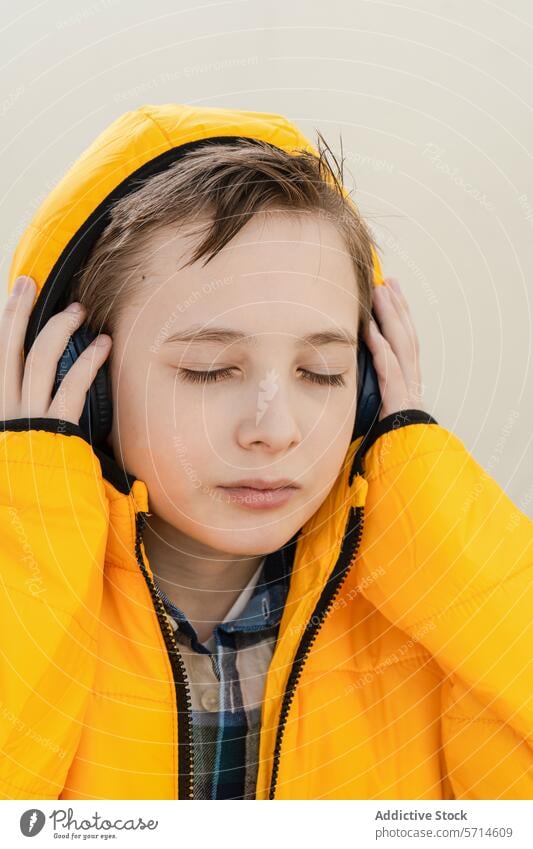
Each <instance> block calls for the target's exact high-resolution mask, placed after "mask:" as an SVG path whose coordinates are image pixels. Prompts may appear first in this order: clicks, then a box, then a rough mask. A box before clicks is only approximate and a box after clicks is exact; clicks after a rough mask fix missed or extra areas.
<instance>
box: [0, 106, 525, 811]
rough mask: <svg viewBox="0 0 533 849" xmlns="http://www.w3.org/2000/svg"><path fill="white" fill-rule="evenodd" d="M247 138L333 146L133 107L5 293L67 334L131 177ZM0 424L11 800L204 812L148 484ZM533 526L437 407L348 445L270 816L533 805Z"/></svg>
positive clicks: (43, 218)
mask: <svg viewBox="0 0 533 849" xmlns="http://www.w3.org/2000/svg"><path fill="white" fill-rule="evenodd" d="M234 135H242V136H247V135H250V136H253V137H256V138H262V139H264V140H266V141H270V142H272V143H273V144H276V145H278V146H280V147H283V148H286V149H290V148H292V147H294V148H299V147H307V148H308V149H314V148H312V147H311V146H310V145H309V143H308V142H307V140H306V139H305V138H304V137H303V136H302V135H301V134H300V133H299V132H298V130H297V129H296V128H295V127H294V126H293V125H292V124H290V123H289V122H288V121H287V120H286V119H285V118H283V117H282V116H279V115H270V114H266V113H255V112H238V111H231V110H224V109H216V108H206V109H202V110H198V109H192V108H190V107H188V106H183V105H176V104H166V105H159V106H144V107H141V108H139V109H137V110H135V111H132V112H128V113H126V114H125V115H123V116H121V117H120V118H119V119H118V120H117V121H115V122H114V123H113V124H112V125H111V126H110V127H109V128H108V129H107V130H106V131H105V132H104V133H103V134H102V135H101V136H100V137H99V138H97V139H96V141H95V142H94V143H93V144H92V145H91V146H90V147H89V148H88V150H86V151H85V153H84V154H83V155H82V156H81V157H80V158H79V159H78V160H77V161H76V162H75V163H74V165H73V166H72V167H71V169H70V171H69V172H68V173H67V175H66V176H65V178H64V179H63V180H62V181H61V183H60V184H59V185H58V186H57V187H56V189H54V191H53V192H52V193H51V194H50V195H49V197H48V198H47V199H46V201H45V202H44V204H43V205H42V207H41V208H40V209H39V211H38V212H37V214H36V215H35V216H34V218H33V220H32V221H31V223H30V224H29V226H28V228H27V230H26V232H25V233H24V235H23V236H22V238H21V240H20V243H19V245H18V247H17V251H16V253H15V256H14V259H13V262H12V266H11V270H10V279H9V288H11V287H12V285H13V282H14V280H15V277H16V276H17V275H19V274H30V275H31V276H33V277H34V279H35V280H36V282H37V285H38V288H39V295H38V298H37V301H36V305H35V308H34V312H33V316H37V318H39V319H40V320H41V322H44V321H45V320H47V319H48V318H49V317H50V315H51V314H53V312H55V311H56V309H57V305H58V303H59V301H60V298H61V297H62V296H64V294H65V291H66V289H67V286H68V282H69V280H70V278H71V275H72V273H73V272H74V271H75V270H76V269H77V268H78V267H79V266H80V264H81V263H82V261H83V258H84V257H85V256H86V254H87V251H88V250H89V248H90V245H91V239H93V240H94V238H95V234H97V232H98V228H99V227H101V226H102V222H103V221H104V220H105V210H106V206H107V205H108V204H109V202H110V200H111V199H112V198H115V197H118V196H120V194H121V193H123V192H124V191H125V190H126V189H127V188H128V185H129V184H128V180H129V179H130V178H131V177H132V175H134V174H137V176H139V175H140V174H141V175H148V174H149V173H150V168H152V167H160V166H161V164H162V163H164V162H166V161H169V162H170V161H172V157H173V156H175V155H176V150H177V149H178V148H179V147H180V146H181V145H184V144H186V143H187V142H189V141H193V140H195V139H198V138H208V137H214V136H217V137H225V136H234ZM376 282H377V283H380V282H381V278H380V269H379V263H378V261H377V257H376ZM0 430H1V431H2V432H1V433H0V463H1V465H0V538H1V540H2V545H1V548H0V564H1V568H0V577H1V581H2V592H1V596H0V605H1V606H0V621H1V623H2V644H1V653H0V679H1V680H0V739H1V747H2V758H1V761H0V795H1V796H2V797H3V798H6V799H21V798H23V799H47V798H49V799H56V798H59V799H178V798H179V799H186V798H190V796H191V781H192V780H193V778H194V776H193V775H192V774H191V764H192V752H191V742H190V726H189V719H190V717H189V713H188V690H187V682H186V680H185V679H184V670H183V664H182V663H181V661H180V658H179V655H178V654H177V653H176V645H175V642H174V639H173V635H172V631H171V629H170V628H169V626H168V625H167V624H165V623H166V619H165V617H164V615H163V611H162V608H161V605H160V603H158V602H157V601H156V596H155V594H154V585H153V579H152V571H151V568H150V564H149V562H148V559H147V556H146V552H145V550H144V546H143V537H142V529H143V520H144V517H145V515H146V513H147V511H149V498H148V495H149V494H148V492H147V488H146V485H145V484H144V482H143V481H141V480H139V479H135V478H134V477H133V476H131V475H129V474H127V473H126V472H121V470H120V469H119V468H118V466H117V465H115V463H114V461H113V460H112V459H110V457H108V456H107V455H106V454H104V453H103V452H100V451H99V450H98V449H96V448H93V447H92V446H91V445H90V444H89V442H88V441H87V440H86V439H85V438H84V435H83V433H82V431H81V430H80V428H79V427H78V426H74V425H67V424H66V423H65V422H63V421H60V420H50V419H39V420H32V429H31V430H29V429H28V423H27V421H26V420H22V419H21V420H10V421H7V422H2V423H1V428H0ZM532 530H533V523H532V522H531V521H530V520H529V518H528V517H527V516H526V515H525V514H524V513H523V512H521V511H520V510H519V509H517V508H516V507H515V506H514V505H513V503H512V502H511V501H510V499H509V498H508V497H507V496H506V494H505V492H504V491H503V490H502V489H501V488H500V487H499V486H498V484H497V483H496V482H495V481H494V480H493V479H492V478H491V477H490V476H489V475H488V474H487V473H486V472H485V471H484V470H483V469H482V468H481V467H480V465H478V463H477V462H476V461H475V460H474V459H473V457H472V456H471V455H470V454H469V452H468V451H467V450H466V448H465V446H464V445H463V443H462V442H461V441H460V440H459V439H458V438H457V437H456V436H454V435H453V434H452V433H451V432H449V431H448V430H446V429H445V428H443V427H441V426H440V425H439V424H438V423H437V422H436V421H435V419H433V418H432V417H431V416H430V415H428V414H427V413H425V412H423V411H421V410H405V411H402V412H401V413H398V414H393V415H390V416H388V417H387V418H385V419H384V420H383V421H382V422H381V423H379V425H378V427H377V428H375V430H374V431H372V434H371V438H367V439H365V440H364V441H362V439H361V438H359V439H357V440H355V441H354V442H352V444H351V445H350V448H349V450H348V452H347V455H346V462H345V464H344V467H343V470H342V472H341V473H340V475H339V477H338V479H337V481H336V484H335V486H334V487H333V489H332V490H331V492H330V493H329V495H328V497H327V499H326V500H325V502H324V503H323V504H322V505H321V507H320V508H319V509H318V511H317V512H316V513H315V515H314V516H313V517H312V518H311V519H310V520H309V521H308V522H307V523H306V525H305V526H304V528H303V529H302V533H301V534H300V536H299V539H298V543H297V548H296V553H295V559H294V566H293V572H292V577H291V583H290V589H289V594H288V598H287V603H286V606H285V609H284V614H283V618H282V620H281V624H280V631H279V638H278V641H277V643H276V647H275V651H274V655H273V658H272V662H271V665H270V668H269V671H268V675H267V679H266V688H265V698H264V703H263V710H262V728H261V738H260V765H259V774H258V778H257V791H256V796H257V798H258V799H449V798H458V799H496V798H498V799H530V798H532V796H533V752H532V743H533V740H532V733H531V732H532V727H533V704H532V698H531V692H532V690H531V670H530V669H528V666H529V665H530V664H531V653H532V652H531V647H532V644H533V640H532V629H531V612H532V610H533V593H532V583H531V568H530V567H531V564H532V560H533V556H532V540H533V533H532ZM178 776H179V777H178Z"/></svg>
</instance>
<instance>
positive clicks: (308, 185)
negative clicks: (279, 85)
mask: <svg viewBox="0 0 533 849" xmlns="http://www.w3.org/2000/svg"><path fill="white" fill-rule="evenodd" d="M317 136H318V144H317V150H318V152H319V156H318V157H317V156H315V155H314V154H312V153H310V152H308V151H306V150H303V149H301V150H298V151H296V153H294V152H293V153H287V152H286V151H285V150H282V149H280V148H278V147H275V146H273V145H271V144H268V143H267V142H263V141H260V140H257V139H246V138H242V139H238V140H236V141H235V142H231V143H226V144H223V143H217V142H211V143H209V144H205V145H203V146H200V147H198V148H194V149H191V150H189V151H186V152H185V153H184V155H183V156H182V157H181V158H180V159H179V160H178V161H176V162H175V163H174V164H173V165H172V166H170V167H169V168H167V170H166V171H164V172H161V173H159V174H156V175H155V176H154V177H151V178H149V179H147V180H145V181H144V182H142V183H141V184H140V188H138V189H136V190H135V191H134V192H130V193H129V194H127V195H126V196H124V197H123V198H121V199H120V200H118V201H116V202H115V203H114V205H113V206H112V208H111V213H110V214H111V218H110V221H109V223H108V224H107V226H106V227H105V229H104V230H103V232H102V233H101V235H100V236H99V238H98V240H97V242H96V243H95V245H94V246H93V248H92V250H91V253H90V255H89V257H88V259H87V261H86V263H85V264H84V266H83V267H82V268H81V269H80V271H79V272H78V274H77V275H76V277H75V279H74V281H73V286H72V300H77V301H80V302H81V303H83V304H84V305H85V307H86V311H87V314H86V323H87V324H88V325H89V327H90V328H91V329H92V330H93V331H94V332H107V333H111V335H113V332H114V329H115V327H116V322H117V320H118V317H119V315H120V312H121V308H122V307H123V306H124V304H127V303H131V296H132V295H134V294H135V293H136V291H137V287H138V283H139V279H140V277H141V275H140V274H139V269H142V268H143V266H144V265H145V264H146V249H147V243H148V241H149V239H150V237H151V236H152V235H153V233H154V231H156V230H158V229H159V228H163V227H167V226H169V225H176V226H177V227H180V229H182V230H183V231H184V232H185V231H186V232H187V233H191V232H193V231H192V230H191V227H190V225H191V223H194V222H195V221H196V222H199V223H200V225H201V226H200V228H199V229H198V230H197V231H196V232H201V233H202V234H203V235H204V238H203V240H202V241H200V243H199V244H198V245H197V247H196V250H195V251H194V252H193V254H192V256H191V257H190V259H189V260H188V261H187V262H185V263H184V266H183V267H186V266H188V265H192V264H193V263H194V262H196V261H197V260H199V259H201V258H202V257H206V259H205V262H204V263H203V265H206V264H207V263H208V262H209V260H210V259H212V258H213V257H214V256H215V255H216V254H217V253H218V252H219V251H220V250H221V249H222V248H223V247H224V246H225V245H226V244H227V243H228V242H229V241H230V239H232V238H233V237H234V236H235V235H236V234H237V233H238V232H239V230H240V229H241V228H242V227H243V226H244V225H245V224H246V222H247V221H248V219H249V216H250V215H253V214H254V213H255V212H264V211H284V212H303V213H313V214H316V215H318V216H320V217H321V218H327V219H328V220H330V221H331V222H332V223H334V224H335V225H336V226H338V228H339V230H340V232H341V234H342V235H343V237H344V240H345V244H346V249H347V252H348V253H349V254H350V256H351V258H352V261H353V264H354V269H355V276H356V280H357V285H358V299H359V332H361V330H363V329H365V328H366V325H367V323H368V319H369V316H370V311H371V306H372V288H373V258H372V247H374V248H375V242H374V239H373V236H372V235H371V233H370V230H369V228H368V227H367V225H366V224H365V222H364V221H363V219H362V217H361V216H360V214H359V212H358V211H357V208H356V207H355V204H354V203H353V202H352V201H351V200H348V199H347V197H349V194H351V192H350V193H348V195H347V196H345V190H343V183H344V177H343V160H342V159H341V163H340V164H339V162H338V160H337V159H336V157H335V155H334V154H333V153H332V151H331V148H330V147H329V146H328V144H327V143H326V141H325V139H324V138H323V136H322V135H321V133H320V132H319V131H317ZM341 145H342V140H341ZM341 149H342V148H341ZM328 154H330V155H331V157H332V160H333V164H331V163H330V162H329V159H328ZM341 155H342V153H341ZM206 231H207V232H206Z"/></svg>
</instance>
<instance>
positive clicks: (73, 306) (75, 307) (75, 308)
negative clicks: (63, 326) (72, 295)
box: [65, 301, 83, 312]
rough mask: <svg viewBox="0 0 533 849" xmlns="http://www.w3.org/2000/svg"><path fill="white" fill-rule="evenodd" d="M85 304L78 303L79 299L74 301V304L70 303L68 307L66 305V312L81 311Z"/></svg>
mask: <svg viewBox="0 0 533 849" xmlns="http://www.w3.org/2000/svg"><path fill="white" fill-rule="evenodd" d="M82 309H83V306H82V305H81V304H80V303H78V301H74V302H73V303H72V304H69V305H68V307H65V312H81V311H82Z"/></svg>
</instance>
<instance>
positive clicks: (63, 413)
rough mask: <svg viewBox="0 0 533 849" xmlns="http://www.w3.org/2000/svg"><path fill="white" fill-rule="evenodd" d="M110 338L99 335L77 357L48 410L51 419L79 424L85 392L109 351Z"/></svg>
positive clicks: (105, 335)
mask: <svg viewBox="0 0 533 849" xmlns="http://www.w3.org/2000/svg"><path fill="white" fill-rule="evenodd" d="M111 341H112V340H111V337H110V336H108V335H107V334H101V335H100V336H97V338H96V339H94V340H93V341H92V342H91V344H90V345H89V347H88V348H86V349H85V350H84V351H83V352H82V353H81V354H80V356H79V357H78V359H77V360H76V362H75V363H74V365H73V366H72V368H70V369H69V370H68V372H67V374H66V375H65V377H64V378H63V380H62V381H61V383H60V385H59V388H58V390H57V392H56V394H55V395H54V398H53V401H52V403H51V405H50V408H49V410H48V415H49V416H50V417H51V418H57V419H64V420H65V421H69V422H73V423H74V424H79V422H80V419H81V414H82V412H83V407H84V405H85V399H86V396H87V392H88V391H89V389H90V387H91V385H92V383H93V381H94V379H95V377H96V374H97V372H98V369H99V368H100V367H101V366H102V364H103V363H104V362H105V359H106V357H107V356H108V354H109V352H110V350H111Z"/></svg>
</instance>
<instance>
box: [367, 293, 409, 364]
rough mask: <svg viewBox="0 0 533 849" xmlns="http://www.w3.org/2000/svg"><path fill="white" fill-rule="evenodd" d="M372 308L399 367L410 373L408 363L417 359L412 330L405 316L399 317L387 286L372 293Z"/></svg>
mask: <svg viewBox="0 0 533 849" xmlns="http://www.w3.org/2000/svg"><path fill="white" fill-rule="evenodd" d="M374 308H375V311H376V315H377V318H378V321H379V323H380V326H381V332H382V334H383V336H384V337H385V338H386V339H387V341H388V342H389V344H390V346H391V348H392V349H393V351H394V353H395V354H396V356H397V357H398V360H399V362H400V365H401V366H402V367H405V368H406V370H407V371H410V370H411V369H410V366H409V362H410V361H412V360H415V359H416V357H417V354H418V352H417V347H416V344H415V341H414V339H413V333H414V328H413V327H412V326H411V324H410V320H406V317H405V315H404V316H401V315H400V314H399V311H398V309H397V308H396V307H395V306H394V303H393V301H392V296H391V294H390V289H389V287H388V286H377V287H376V289H375V291H374Z"/></svg>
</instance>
